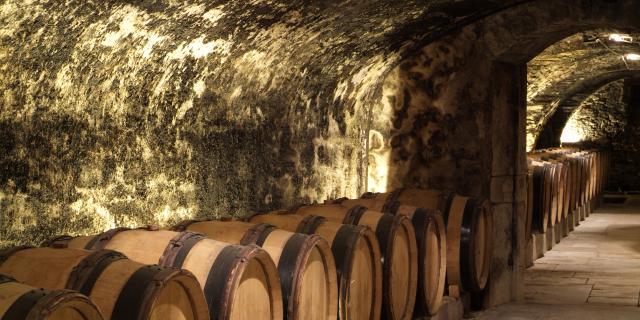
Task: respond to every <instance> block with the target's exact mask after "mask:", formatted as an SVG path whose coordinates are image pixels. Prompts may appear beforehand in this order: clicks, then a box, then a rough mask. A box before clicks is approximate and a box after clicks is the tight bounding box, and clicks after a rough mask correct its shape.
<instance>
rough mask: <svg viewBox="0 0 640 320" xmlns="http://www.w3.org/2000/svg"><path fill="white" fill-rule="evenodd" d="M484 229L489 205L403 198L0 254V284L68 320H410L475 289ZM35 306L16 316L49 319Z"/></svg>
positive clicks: (345, 202)
mask: <svg viewBox="0 0 640 320" xmlns="http://www.w3.org/2000/svg"><path fill="white" fill-rule="evenodd" d="M491 225H492V218H491V212H490V210H489V206H488V204H487V202H486V201H482V200H480V199H476V198H468V197H461V196H458V195H456V194H452V193H446V192H439V191H433V190H420V189H403V190H396V191H394V192H391V193H385V194H369V193H368V194H365V195H363V197H362V198H361V199H346V198H345V199H338V200H331V201H327V202H326V203H325V204H314V205H304V206H298V207H295V208H292V209H289V210H283V211H276V212H269V213H263V214H256V215H251V216H248V217H246V218H244V219H222V220H190V221H183V222H181V223H179V224H178V225H176V226H174V227H173V228H171V229H170V230H160V229H157V228H152V227H146V228H139V229H128V228H116V229H112V230H108V231H106V232H103V233H102V234H98V235H92V236H79V237H70V236H61V237H57V238H54V239H52V240H50V241H48V242H46V243H45V244H43V246H42V247H41V248H31V247H15V248H9V249H6V250H4V251H2V252H0V273H1V274H7V275H9V276H10V277H12V278H15V279H17V280H19V281H20V282H22V284H20V285H21V286H25V287H27V285H30V286H34V287H38V288H45V289H32V290H41V291H42V290H44V291H42V293H41V294H45V293H46V294H51V293H50V292H49V291H46V290H51V291H53V292H65V293H66V294H71V295H73V296H74V297H75V299H76V300H78V301H80V300H81V301H82V302H83V303H86V304H87V306H85V307H83V308H85V309H87V311H86V312H85V313H86V314H84V315H83V316H79V317H77V318H78V319H102V317H104V319H194V320H196V319H198V320H199V319H265V320H271V319H283V318H286V319H318V320H329V319H336V318H340V319H363V320H375V319H381V318H384V319H412V318H414V317H422V316H428V315H434V314H436V313H437V312H438V310H439V308H440V305H441V304H442V299H443V296H444V295H445V293H446V294H449V295H453V296H456V295H459V294H460V292H461V291H463V292H479V291H482V290H483V289H484V287H485V286H486V283H487V278H488V275H489V263H490V257H491V250H490V248H491V245H490V242H491V241H490V240H491V234H492V230H491ZM11 283H14V282H11ZM25 284H26V285H25ZM29 288H30V287H29ZM55 290H58V291H55ZM59 290H67V291H59ZM69 290H73V291H69ZM2 293H3V287H1V286H0V300H1V298H2V297H4V295H3V294H2ZM30 301H35V300H34V299H31V300H30ZM91 301H93V303H95V305H93V304H91ZM2 303H4V302H3V301H0V305H2ZM74 303H76V305H77V304H79V303H80V302H74ZM6 304H7V305H8V306H10V304H11V303H9V302H7V303H6ZM36 305H37V303H32V304H23V305H21V307H20V308H21V309H23V312H35V313H36V314H39V315H40V317H35V318H34V319H45V318H47V319H48V317H49V315H52V314H53V313H52V312H49V311H47V312H44V313H43V312H41V311H38V310H41V309H42V308H36ZM91 307H93V309H92V308H91ZM9 309H10V308H5V311H7V310H9ZM32 309H33V310H32ZM71 309H73V310H75V311H73V312H79V311H77V310H80V308H79V307H77V308H76V307H73V308H71ZM47 310H52V308H49V309H47ZM82 310H84V309H82ZM96 310H99V312H96ZM2 311H3V309H0V315H1V314H2ZM64 312H67V311H64ZM68 312H71V311H68ZM5 314H6V313H5ZM45 314H46V315H47V317H45V316H43V315H45ZM5 318H6V317H0V319H5ZM49 318H51V317H49ZM63 318H65V317H63ZM6 319H12V318H10V317H9V318H6ZM51 319H58V318H56V317H52V318H51ZM65 319H75V318H73V317H66V318H65Z"/></svg>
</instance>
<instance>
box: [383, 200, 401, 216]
mask: <svg viewBox="0 0 640 320" xmlns="http://www.w3.org/2000/svg"><path fill="white" fill-rule="evenodd" d="M399 209H400V202H399V201H393V202H389V201H386V202H385V203H384V205H383V206H382V212H383V213H390V214H397V213H398V210H399Z"/></svg>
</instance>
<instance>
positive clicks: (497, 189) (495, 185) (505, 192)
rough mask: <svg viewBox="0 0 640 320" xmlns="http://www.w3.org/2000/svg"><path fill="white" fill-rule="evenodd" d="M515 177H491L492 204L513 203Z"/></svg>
mask: <svg viewBox="0 0 640 320" xmlns="http://www.w3.org/2000/svg"><path fill="white" fill-rule="evenodd" d="M513 190H514V186H513V176H510V175H508V176H497V177H491V202H493V203H511V202H513Z"/></svg>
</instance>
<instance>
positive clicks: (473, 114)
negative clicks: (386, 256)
mask: <svg viewBox="0 0 640 320" xmlns="http://www.w3.org/2000/svg"><path fill="white" fill-rule="evenodd" d="M637 12H640V3H638V2H636V1H624V0H623V1H582V0H569V1H553V0H538V1H527V2H523V3H519V4H518V5H514V6H512V7H509V8H505V9H504V10H501V11H499V12H496V13H494V14H491V15H489V16H486V17H484V18H483V19H481V20H479V21H474V22H473V23H470V24H468V25H465V26H464V27H462V28H460V29H459V30H454V31H453V32H450V33H447V34H446V35H444V36H442V37H440V38H438V39H436V40H433V39H429V41H426V42H425V43H422V42H419V41H418V42H416V43H414V46H415V47H411V49H410V50H408V51H407V52H408V53H409V52H411V53H412V54H411V55H407V56H406V57H404V58H403V59H402V60H401V61H399V64H398V66H397V67H395V68H394V69H392V70H391V71H390V72H389V74H388V76H387V78H386V79H385V81H384V82H383V83H382V97H380V98H379V101H378V105H377V106H376V107H375V108H376V110H379V111H380V112H373V117H372V129H373V130H375V131H377V132H380V133H381V135H378V137H380V136H382V137H383V139H384V143H386V146H387V150H388V151H389V153H390V160H389V161H388V172H387V174H388V175H387V179H386V180H385V179H381V180H384V181H386V182H387V185H386V188H388V189H391V188H395V187H411V186H413V187H431V188H438V189H447V190H453V191H456V192H459V193H463V194H470V195H479V196H486V197H488V198H490V199H491V202H492V204H493V209H494V217H495V219H496V224H495V226H496V232H495V234H494V248H495V259H494V263H493V266H492V275H491V279H492V281H491V285H490V287H489V289H488V297H489V299H488V301H489V303H490V304H498V303H502V302H506V301H509V300H513V299H515V300H517V299H521V298H522V293H523V291H522V287H523V282H522V279H521V278H520V276H521V271H522V270H523V268H524V267H523V264H524V259H523V258H524V252H525V250H524V248H525V245H526V243H525V239H524V232H523V231H522V230H523V221H522V220H521V219H520V218H519V217H521V216H523V215H522V210H524V203H525V202H524V201H525V200H524V176H525V174H526V154H525V150H526V141H525V138H526V98H525V96H526V65H525V64H526V63H527V62H528V61H529V60H530V59H532V58H533V57H535V56H536V55H537V54H539V53H540V52H542V51H543V50H544V49H545V48H547V47H548V46H550V45H551V44H553V43H555V42H557V41H559V40H561V39H564V38H566V37H568V36H570V35H572V34H576V33H577V32H580V31H584V30H593V29H597V28H604V27H609V28H616V29H620V30H631V31H634V30H638V29H640V21H638V20H637V19H636V18H635V17H634V16H635V13H637ZM416 48H419V49H416ZM377 152H380V150H377ZM370 169H371V168H370ZM374 169H375V170H374V171H375V172H380V171H381V170H377V168H374Z"/></svg>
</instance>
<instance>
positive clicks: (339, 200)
mask: <svg viewBox="0 0 640 320" xmlns="http://www.w3.org/2000/svg"><path fill="white" fill-rule="evenodd" d="M347 200H349V198H347V197H342V198H338V199H333V200H327V201H325V202H324V203H325V204H341V203H342V202H344V201H347Z"/></svg>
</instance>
